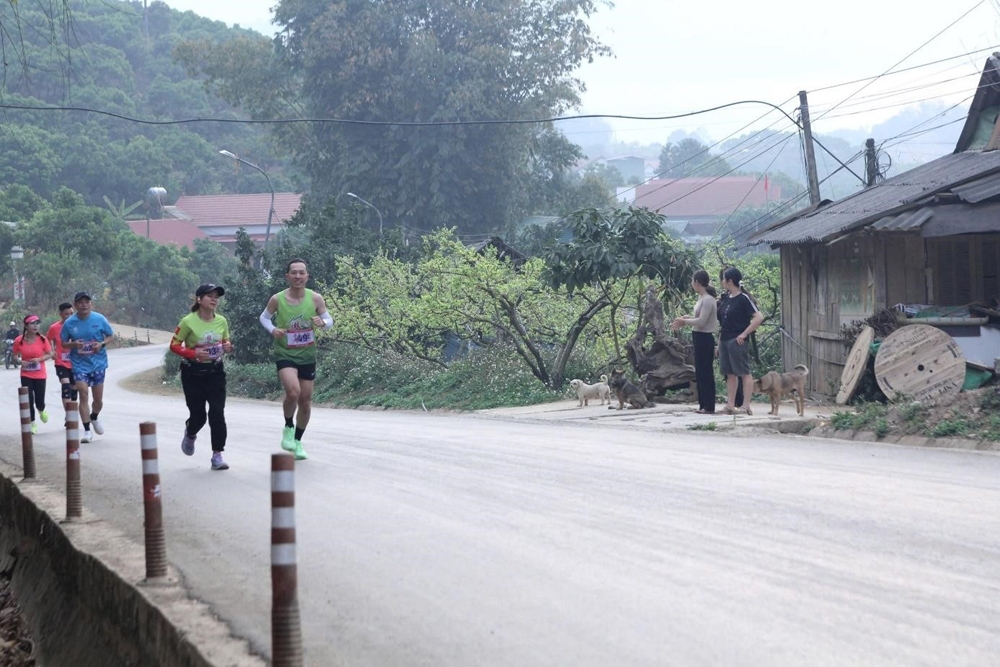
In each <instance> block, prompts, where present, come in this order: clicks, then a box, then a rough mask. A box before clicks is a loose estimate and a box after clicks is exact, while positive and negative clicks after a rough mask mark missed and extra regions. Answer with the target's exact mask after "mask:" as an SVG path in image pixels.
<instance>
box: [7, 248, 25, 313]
mask: <svg viewBox="0 0 1000 667" xmlns="http://www.w3.org/2000/svg"><path fill="white" fill-rule="evenodd" d="M10 258H11V260H12V264H13V265H14V301H17V300H18V299H22V300H23V299H24V290H23V288H22V286H21V275H20V274H19V273H18V272H17V263H18V262H19V261H21V260H22V259H24V248H22V247H21V246H19V245H16V246H12V247H11V249H10Z"/></svg>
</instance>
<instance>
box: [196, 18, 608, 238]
mask: <svg viewBox="0 0 1000 667" xmlns="http://www.w3.org/2000/svg"><path fill="white" fill-rule="evenodd" d="M598 2H599V0H489V1H488V2H482V1H474V0H460V1H455V0H391V1H390V0H371V1H366V2H359V1H358V0H282V1H281V2H280V3H279V4H278V6H277V7H276V10H275V22H276V23H277V25H278V26H279V30H280V37H279V38H278V40H277V42H276V53H275V54H274V55H273V56H271V55H269V54H267V53H266V52H265V46H264V45H263V44H261V45H258V46H254V45H252V44H250V43H248V42H242V43H240V42H233V43H231V44H230V45H220V46H217V47H210V46H206V45H205V44H204V43H203V44H201V45H200V46H199V45H191V46H190V49H191V51H190V52H189V53H188V54H187V55H186V56H184V58H185V61H186V62H187V64H188V65H189V67H190V66H191V65H192V64H196V63H197V62H198V58H197V56H198V55H200V56H201V57H200V60H201V62H203V63H204V65H203V66H201V67H200V69H202V71H204V72H205V73H206V74H207V75H208V76H209V80H210V81H211V82H212V83H213V85H215V86H216V89H217V90H219V91H220V92H221V93H222V94H224V95H227V96H228V98H229V99H230V101H232V102H241V101H246V100H248V98H251V97H254V98H256V97H258V96H259V98H260V99H257V100H254V101H253V102H252V105H253V106H252V108H251V109H250V110H251V111H252V112H254V113H256V114H258V115H260V116H263V117H270V116H273V115H274V114H275V111H276V110H280V109H283V108H284V109H287V108H294V107H295V106H296V105H298V106H299V107H301V110H302V111H303V112H304V114H305V115H308V116H311V117H314V118H339V119H345V120H348V121H352V122H351V123H313V124H309V125H294V126H292V127H285V128H281V129H280V130H279V131H280V132H285V133H297V134H296V135H295V137H294V138H295V141H286V145H288V146H290V148H291V149H292V150H293V151H295V153H296V157H297V159H298V161H299V163H300V165H301V166H302V168H303V170H304V171H305V172H307V173H308V174H309V176H310V177H311V180H312V189H313V192H314V193H316V194H319V195H331V194H337V193H340V192H346V191H352V192H357V193H359V194H361V195H362V196H363V197H365V198H366V199H367V200H369V201H371V202H373V203H375V205H376V206H378V207H379V209H380V210H381V211H382V213H383V214H384V216H385V218H386V223H387V224H388V225H389V226H390V227H391V226H394V225H397V224H399V223H403V224H405V225H406V226H407V227H412V226H416V227H422V228H424V229H429V228H432V227H436V226H442V225H447V226H451V225H454V226H457V227H459V228H461V229H465V230H469V229H480V230H481V229H490V228H497V227H500V226H502V225H504V224H505V223H507V222H509V221H510V220H512V219H515V218H517V217H518V216H520V215H521V214H522V213H523V212H524V211H525V210H526V209H527V208H528V207H529V205H530V203H529V201H528V197H527V196H526V194H525V185H526V184H527V183H529V182H530V180H531V175H532V173H533V170H539V169H541V170H544V169H545V168H547V166H548V165H549V163H551V162H552V161H553V159H556V161H557V162H558V157H559V156H560V155H562V156H565V155H566V153H565V151H563V150H562V148H561V147H559V146H557V145H555V144H554V143H553V142H548V141H545V140H541V141H533V139H536V138H539V137H541V135H542V134H543V133H544V132H546V131H547V130H546V128H544V127H538V126H534V125H513V124H476V123H474V124H463V123H464V122H467V121H479V120H484V121H502V120H509V119H538V118H545V117H548V116H551V115H553V114H557V113H560V112H561V111H563V110H565V109H567V108H570V107H572V106H573V105H575V104H576V103H577V102H578V93H579V92H580V91H581V90H582V88H583V84H582V83H581V82H580V81H579V80H577V79H576V78H574V77H573V76H572V74H573V72H574V70H576V68H577V67H578V66H579V65H580V64H582V63H584V62H587V61H590V60H592V59H593V58H594V57H595V56H598V55H601V54H604V53H607V49H605V48H604V47H602V46H601V45H600V44H599V43H598V42H597V41H596V40H595V39H594V37H593V36H592V35H591V32H590V28H589V26H588V25H587V22H586V18H587V17H589V16H590V15H591V14H592V13H593V12H594V11H595V8H596V5H597V4H598ZM182 50H183V49H182ZM237 53H239V54H242V55H243V56H244V58H242V59H241V58H240V57H239V56H238V55H236V54H237ZM248 58H250V59H253V60H250V61H249V62H254V63H256V66H254V67H248V66H247V62H248V60H247V59H248ZM275 62H277V63H278V66H276V65H275ZM196 66H197V65H196ZM273 81H280V82H281V83H280V84H279V85H278V86H271V85H270V84H269V87H268V88H257V89H254V90H253V91H252V92H247V91H248V88H247V86H245V85H240V83H242V82H249V83H254V82H257V83H260V82H265V83H266V82H273ZM292 83H299V84H300V86H301V87H300V89H299V90H298V91H297V93H295V94H291V93H292V91H290V90H289V86H290V85H291V84H292ZM372 121H381V122H397V123H426V122H448V123H455V124H453V125H446V126H434V127H428V126H403V125H370V124H366V123H370V122H372ZM533 146H535V147H538V148H541V149H542V150H543V151H545V150H547V149H548V152H547V153H545V158H544V159H543V160H538V159H536V156H537V155H538V154H537V153H536V154H533V153H532V151H531V148H532V147H533ZM553 156H555V158H553ZM559 164H560V166H566V165H565V162H562V163H559Z"/></svg>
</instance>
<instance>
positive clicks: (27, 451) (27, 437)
mask: <svg viewBox="0 0 1000 667" xmlns="http://www.w3.org/2000/svg"><path fill="white" fill-rule="evenodd" d="M17 402H18V406H19V407H20V409H21V454H22V456H23V457H24V478H25V479H34V478H35V445H34V440H33V438H32V437H31V405H30V404H29V398H28V388H27V387H18V388H17Z"/></svg>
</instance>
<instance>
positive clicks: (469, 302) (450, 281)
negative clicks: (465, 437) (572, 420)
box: [327, 230, 606, 390]
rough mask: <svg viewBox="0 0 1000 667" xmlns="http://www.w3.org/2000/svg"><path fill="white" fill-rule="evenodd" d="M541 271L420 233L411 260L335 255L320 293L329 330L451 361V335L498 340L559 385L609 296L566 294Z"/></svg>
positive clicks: (479, 341)
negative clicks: (330, 318)
mask: <svg viewBox="0 0 1000 667" xmlns="http://www.w3.org/2000/svg"><path fill="white" fill-rule="evenodd" d="M544 272H545V264H544V262H543V261H542V260H541V259H537V258H535V259H530V260H528V261H527V262H525V263H524V264H522V265H518V266H515V265H514V264H512V263H511V262H509V261H507V260H505V259H502V258H500V257H498V256H497V253H496V251H495V249H493V248H489V247H488V248H487V249H486V250H484V251H481V252H477V251H476V250H474V249H473V248H469V247H466V246H465V245H463V244H462V243H461V242H460V241H458V239H456V238H455V236H454V234H453V232H451V231H448V230H442V231H439V232H437V233H435V234H432V235H430V236H427V237H425V239H424V247H423V253H422V255H421V257H420V259H419V260H418V261H417V262H415V263H413V264H410V263H407V262H405V261H403V260H401V259H399V258H397V257H393V256H390V255H389V254H387V253H385V252H383V253H381V254H379V255H377V256H376V257H374V258H373V259H372V260H371V262H370V264H369V265H367V266H366V265H364V264H362V263H361V262H358V261H357V260H356V259H354V258H351V257H341V258H339V259H338V268H337V280H336V283H335V284H334V285H332V287H333V288H334V291H333V292H332V293H330V294H328V296H327V301H328V303H329V304H330V307H331V310H332V311H333V313H334V322H335V328H334V335H335V337H336V339H337V340H340V341H344V342H349V343H352V344H355V345H358V346H360V347H364V348H366V349H369V350H372V351H374V352H380V351H390V350H391V351H393V352H395V353H397V354H402V355H406V356H409V357H411V358H415V359H420V360H423V361H425V362H428V363H431V364H435V365H438V366H441V367H446V366H447V365H448V359H447V358H446V356H445V345H446V343H447V342H448V341H449V340H454V339H457V340H458V341H461V342H462V344H463V345H464V346H465V347H468V346H469V345H478V346H484V345H494V344H504V345H508V346H510V347H512V349H514V350H515V351H516V353H517V354H518V356H519V357H520V359H521V361H522V363H524V364H525V365H526V367H527V368H528V370H529V371H530V372H531V373H532V375H534V376H535V377H536V378H537V379H538V381H539V382H541V383H542V384H544V385H545V386H547V387H550V388H552V389H553V390H558V389H560V388H561V387H562V385H563V383H564V381H565V379H566V378H565V373H566V368H567V365H568V364H569V359H570V357H571V355H572V352H573V347H574V346H575V344H576V342H577V340H578V339H579V338H580V334H581V332H583V330H584V329H585V328H586V327H587V325H588V324H590V322H591V321H592V320H594V318H595V315H596V314H597V313H599V312H600V311H601V310H602V309H603V308H604V307H605V306H606V303H605V302H604V301H602V300H601V299H600V298H599V297H598V295H597V293H596V292H595V290H593V289H592V288H587V289H582V290H578V292H577V295H576V296H575V297H574V298H572V299H571V298H567V296H566V295H560V294H559V293H558V292H556V291H554V290H553V289H552V288H550V287H549V286H547V285H546V283H545V281H544V279H543V277H544ZM596 324H597V325H598V326H600V325H601V324H604V323H600V322H598V323H596ZM595 335H596V334H595Z"/></svg>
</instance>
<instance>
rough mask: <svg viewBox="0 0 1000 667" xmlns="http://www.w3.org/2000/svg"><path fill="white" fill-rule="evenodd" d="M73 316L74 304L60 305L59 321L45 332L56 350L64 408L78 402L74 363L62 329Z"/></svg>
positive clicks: (57, 375)
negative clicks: (63, 342)
mask: <svg viewBox="0 0 1000 667" xmlns="http://www.w3.org/2000/svg"><path fill="white" fill-rule="evenodd" d="M72 314H73V304H71V303H68V302H67V303H60V304H59V319H58V320H57V321H55V322H53V323H52V324H51V325H50V326H49V330H48V331H47V332H45V336H46V338H48V339H49V342H50V343H51V344H52V346H53V347H54V348H55V350H54V351H55V357H54V358H55V363H56V377H57V378H59V384H60V386H61V389H62V394H61V395H62V401H63V408H65V407H66V404H67V403H69V402H70V401H75V400H76V396H77V394H76V383H75V382H73V362H72V361H70V360H69V350H68V349H66V348H65V347H63V344H62V327H63V322H65V321H66V320H68V319H69V317H70V315H72Z"/></svg>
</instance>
